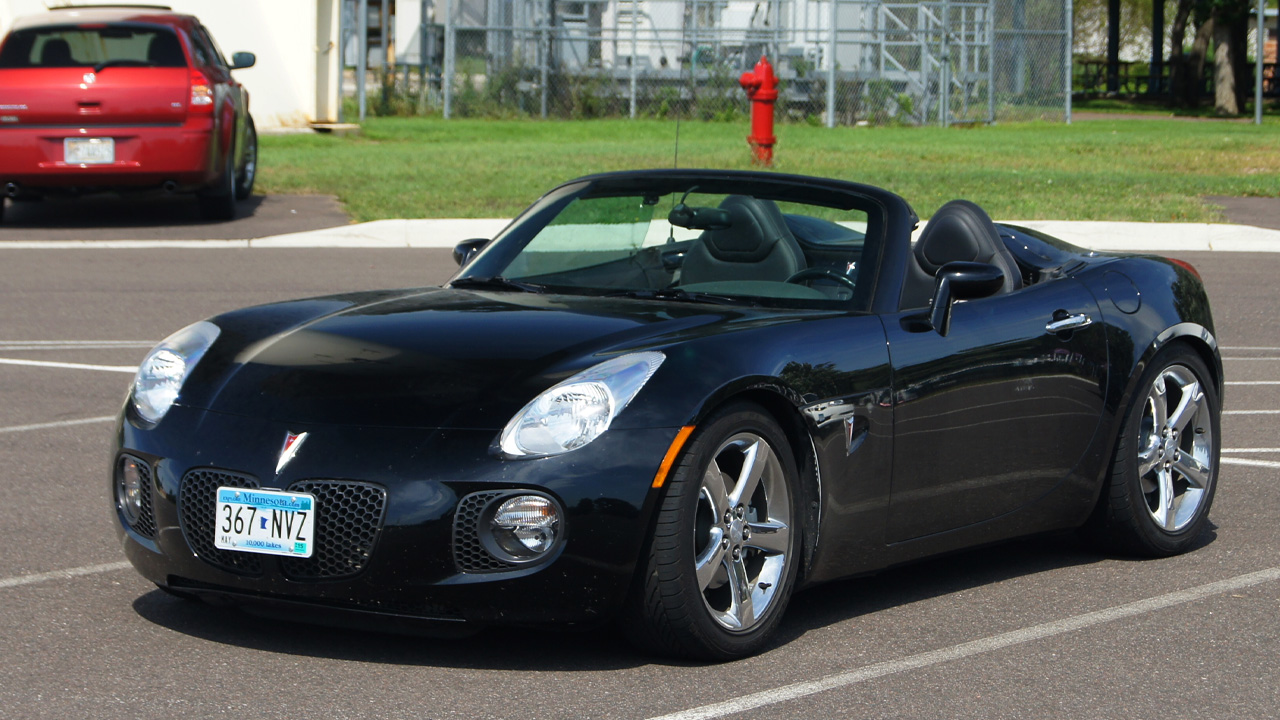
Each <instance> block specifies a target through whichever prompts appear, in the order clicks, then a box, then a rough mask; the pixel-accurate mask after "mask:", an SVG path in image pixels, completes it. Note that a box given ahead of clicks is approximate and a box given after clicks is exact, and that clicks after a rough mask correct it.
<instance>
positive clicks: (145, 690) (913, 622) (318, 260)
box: [0, 249, 1280, 720]
mask: <svg viewBox="0 0 1280 720" xmlns="http://www.w3.org/2000/svg"><path fill="white" fill-rule="evenodd" d="M1183 257H1185V258H1186V259H1188V260H1190V261H1192V262H1193V263H1195V264H1196V266H1197V267H1198V268H1199V269H1200V270H1201V272H1202V273H1203V274H1204V277H1205V280H1206V282H1207V283H1208V286H1209V289H1210V296H1211V297H1212V299H1213V303H1214V309H1215V312H1216V316H1217V320H1218V328H1217V330H1218V335H1219V338H1220V340H1221V341H1222V343H1223V345H1224V346H1225V349H1224V353H1223V354H1224V355H1225V356H1226V358H1227V359H1226V371H1227V373H1228V380H1229V385H1228V387H1227V391H1226V406H1227V412H1228V414H1227V415H1226V416H1225V417H1224V419H1223V427H1222V434H1223V437H1224V447H1225V448H1226V451H1225V452H1224V455H1223V457H1224V460H1223V466H1222V469H1221V475H1220V483H1221V485H1220V493H1219V494H1218V497H1217V501H1216V503H1215V504H1214V507H1213V511H1212V514H1211V519H1212V521H1213V530H1212V532H1210V533H1208V534H1207V535H1206V536H1205V537H1204V544H1203V546H1202V547H1200V548H1199V549H1198V550H1196V551H1195V552H1193V553H1191V554H1188V555H1185V556H1182V557H1177V558H1172V559H1168V560H1159V561H1132V560H1127V559H1116V558H1108V557H1101V556H1098V555H1094V554H1091V553H1089V552H1086V551H1084V550H1083V549H1081V548H1080V547H1079V546H1078V545H1077V544H1076V543H1075V541H1074V539H1073V538H1072V537H1071V536H1070V535H1055V536H1050V537H1044V538H1038V539H1032V540H1025V541H1021V542H1017V543H1010V544H1005V545H999V546H996V547H992V548H987V549H983V550H977V551H972V552H968V553H964V554H960V555H955V556H951V557H947V558H943V559H939V560H933V561H929V562H924V563H920V564H917V565H914V566H911V567H908V568H902V569H899V570H894V571H890V572H886V573H883V574H881V575H878V576H875V577H869V578H862V579H855V580H847V581H842V582H836V583H831V584H829V585H826V586H823V587H819V588H816V589H813V590H810V591H807V592H804V593H801V594H800V595H798V596H797V597H796V598H795V600H794V602H793V603H792V605H791V608H790V609H789V611H788V615H787V617H786V618H785V620H784V621H783V623H782V626H781V632H780V633H779V643H778V644H777V645H776V646H775V647H774V648H773V649H771V650H769V651H768V652H765V653H764V654H762V655H760V656H758V657H755V658H751V659H748V660H744V661H741V662H737V663H731V664H725V665H707V666H702V665H690V664H684V663H667V662H654V661H652V660H651V659H649V658H646V657H643V656H639V655H636V654H635V653H633V652H632V651H631V650H629V649H628V648H627V647H626V646H625V645H624V644H622V643H621V642H620V641H619V639H618V638H617V637H616V636H614V635H613V634H611V633H609V632H606V631H600V632H593V633H588V634H585V635H571V634H564V633H557V632H545V631H530V630H523V629H507V630H492V631H488V632H486V633H484V634H482V635H480V636H479V637H476V638H473V639H470V640H464V641H438V640H428V639H420V638H403V637H390V636H380V635H374V634H366V633H358V632H348V631H336V630H330V629H325V628H316V627H308V626H298V625H290V624H288V623H277V622H267V621H262V620H258V619H254V618H252V617H249V616H246V615H243V614H241V613H238V612H236V611H233V610H228V609H222V608H214V607H208V606H204V605H199V604H192V603H187V602H183V601H179V600H176V599H174V598H171V597H169V596H167V595H165V594H163V593H161V592H159V591H157V590H156V589H155V588H154V587H153V586H151V585H150V584H149V583H147V582H145V581H144V580H142V579H141V578H140V577H139V576H138V575H137V574H136V573H134V572H133V571H132V569H130V568H128V567H127V565H125V564H124V563H122V562H121V560H122V556H121V553H120V550H119V548H118V547H117V546H116V543H115V539H114V534H113V532H112V530H111V525H110V523H111V522H113V520H112V519H111V513H110V512H109V510H108V508H109V505H108V479H107V472H108V467H109V463H110V458H109V449H110V437H109V435H110V432H111V430H110V428H111V424H110V421H109V419H108V418H109V416H111V415H112V414H113V413H114V412H115V411H116V410H117V409H118V407H119V405H120V403H121V401H122V399H123V397H124V393H125V389H126V386H127V384H128V382H129V380H130V373H131V368H132V366H133V365H135V364H136V363H137V362H139V361H140V360H141V358H142V356H143V355H144V354H145V353H146V349H147V348H148V347H149V346H150V345H151V344H152V343H153V342H155V341H157V340H159V339H160V338H161V337H163V336H164V335H166V334H167V333H169V332H170V331H172V330H174V329H176V328H178V327H181V326H182V325H184V324H186V323H188V322H191V321H194V320H197V319H199V318H202V317H205V316H207V315H210V314H213V313H216V312H219V311H222V310H226V309H229V308H232V307H237V306H241V305H245V304H249V303H256V302H264V301H269V300H276V299H283V298H288V297H295V296H300V295H308V294H317V293H322V292H330V291H338V290H350V289H357V288H369V287H379V286H405V285H414V284H423V283H438V282H440V281H442V280H444V279H445V278H447V277H448V276H449V274H450V273H451V272H452V269H453V268H452V263H451V262H450V260H449V252H448V251H447V250H323V249H309V250H264V249H252V250H251V249H220V250H182V249H162V250H154V249H153V250H67V251H54V250H8V251H0V360H3V361H4V362H2V363H0V547H3V548H5V551H4V552H3V553H0V657H3V658H4V662H3V663H0V717H5V718H27V717H40V718H69V717H76V718H125V717H128V718H174V717H179V716H185V717H191V718H197V717H201V718H202V717H215V716H216V717H224V716H225V717H233V718H249V717H253V718H291V719H292V718H299V717H325V718H365V717H368V718H524V717H538V718H560V717H593V718H651V717H655V716H663V715H667V714H671V713H677V717H730V716H731V717H735V718H736V717H746V718H814V717H839V718H855V717H857V718H862V717H867V718H880V717H886V718H887V717H902V718H970V717H972V718H1018V719H1019V720H1021V719H1024V718H1031V717H1034V718H1040V717H1061V718H1111V717H1137V718H1152V717H1206V718H1229V717H1230V718H1266V717H1277V715H1278V714H1280V710H1278V709H1277V704H1276V698H1277V697H1278V696H1280V675H1277V672H1276V660H1277V654H1276V653H1277V650H1276V648H1277V647H1280V621H1278V620H1277V617H1280V559H1278V558H1280V532H1277V531H1276V527H1277V508H1280V483H1277V482H1276V480H1277V475H1280V441H1278V440H1277V433H1276V421H1277V419H1278V418H1280V316H1278V315H1277V314H1276V312H1275V302H1274V278H1276V277H1277V276H1280V254H1275V253H1268V254H1258V255H1248V254H1236V253H1212V254H1202V255H1191V254H1187V255H1184V256H1183Z"/></svg>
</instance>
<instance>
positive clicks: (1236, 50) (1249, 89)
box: [1231, 10, 1266, 112]
mask: <svg viewBox="0 0 1280 720" xmlns="http://www.w3.org/2000/svg"><path fill="white" fill-rule="evenodd" d="M1262 27H1263V32H1265V31H1266V25H1265V24H1264V25H1263V26H1262ZM1263 37H1266V36H1265V35H1264V36H1263ZM1231 59H1232V61H1233V62H1232V66H1233V69H1234V70H1235V74H1236V106H1237V107H1238V108H1240V112H1244V109H1245V104H1246V102H1247V101H1248V100H1251V99H1252V98H1253V85H1251V84H1250V82H1249V81H1250V80H1251V79H1252V78H1253V66H1252V65H1251V64H1250V63H1249V13H1248V11H1247V10H1246V11H1245V12H1244V13H1241V14H1240V15H1237V16H1236V17H1235V18H1234V19H1233V20H1232V22H1231Z"/></svg>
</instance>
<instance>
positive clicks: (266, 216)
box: [0, 193, 351, 242]
mask: <svg viewBox="0 0 1280 720" xmlns="http://www.w3.org/2000/svg"><path fill="white" fill-rule="evenodd" d="M350 221H351V220H350V218H349V217H348V216H347V214H346V211H345V210H344V209H343V207H342V204H341V203H339V202H338V199H337V198H335V197H333V196H331V195H260V194H259V195H251V196H249V197H248V198H245V199H244V200H241V201H240V202H238V203H236V216H235V218H234V219H232V220H230V221H225V222H224V221H217V222H215V221H210V220H205V219H203V218H202V217H201V215H200V203H199V201H198V200H197V199H196V198H195V196H194V195H162V194H158V193H139V194H125V195H119V194H115V193H98V194H93V195H85V196H82V197H58V196H52V197H47V198H43V199H36V200H22V201H19V202H12V201H9V204H8V207H7V209H6V212H5V215H4V221H3V222H2V223H0V242H4V241H9V240H16V241H76V242H80V241H97V240H250V239H257V238H263V237H270V236H272V235H285V234H289V233H296V232H304V231H308V230H320V229H324V228H331V227H339V226H342V225H347V224H348V223H350Z"/></svg>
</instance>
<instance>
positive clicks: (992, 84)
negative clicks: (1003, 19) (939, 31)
mask: <svg viewBox="0 0 1280 720" xmlns="http://www.w3.org/2000/svg"><path fill="white" fill-rule="evenodd" d="M995 121H996V3H995V0H987V122H989V123H994V122H995Z"/></svg>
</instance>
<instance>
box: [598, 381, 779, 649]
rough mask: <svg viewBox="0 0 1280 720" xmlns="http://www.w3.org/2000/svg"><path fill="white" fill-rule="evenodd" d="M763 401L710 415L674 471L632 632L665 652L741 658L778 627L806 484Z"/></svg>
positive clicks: (644, 645)
mask: <svg viewBox="0 0 1280 720" xmlns="http://www.w3.org/2000/svg"><path fill="white" fill-rule="evenodd" d="M796 478H797V472H796V469H795V460H794V457H793V455H792V453H791V447H790V445H789V443H788V442H787V438H786V435H785V434H784V433H783V432H782V430H781V428H779V427H778V425H777V423H776V422H775V421H774V420H773V418H772V417H770V416H769V415H768V414H767V413H765V412H764V411H763V410H762V409H761V408H759V407H757V406H754V405H749V404H745V403H743V404H735V405H732V406H729V407H726V408H725V409H723V410H721V411H719V412H717V413H716V414H715V415H713V416H712V417H710V418H709V419H708V420H707V421H706V422H705V423H704V424H703V425H702V427H701V428H700V429H699V430H698V431H697V432H696V433H695V435H694V436H693V437H692V439H691V441H690V443H689V445H688V446H687V447H686V449H685V450H684V452H683V453H682V454H681V457H680V460H679V462H678V463H677V464H676V467H675V468H674V469H673V470H672V473H671V476H670V477H669V479H668V481H667V483H668V485H667V494H666V497H664V498H663V501H662V505H661V506H660V508H659V510H658V518H657V524H656V527H655V530H654V535H653V539H652V540H651V541H650V544H649V547H648V551H647V553H646V554H645V556H644V557H642V560H641V562H642V573H643V574H642V576H641V577H639V578H638V579H637V586H636V588H635V589H634V590H633V594H632V598H631V600H630V603H629V612H628V613H626V616H627V617H626V621H625V622H624V626H623V628H624V631H625V632H626V633H627V634H628V636H629V637H630V639H631V640H632V642H633V643H635V644H636V645H638V646H639V647H640V648H641V649H643V650H647V651H649V652H653V653H656V654H661V655H674V656H682V657H693V658H699V659H704V660H717V661H718V660H733V659H736V658H741V657H746V656H748V655H752V654H754V653H756V652H758V651H759V650H760V649H761V648H762V647H764V645H765V643H766V642H767V641H768V639H769V636H770V635H771V634H772V633H773V631H774V629H775V628H776V627H777V626H778V623H779V621H780V620H781V618H782V614H783V611H784V610H785V609H786V606H787V602H788V601H789V599H790V597H791V591H792V588H793V586H794V584H795V579H796V569H797V567H798V565H799V555H800V553H799V547H800V536H801V528H800V513H799V511H798V507H799V505H800V503H799V493H800V488H799V485H798V482H797V479H796Z"/></svg>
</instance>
